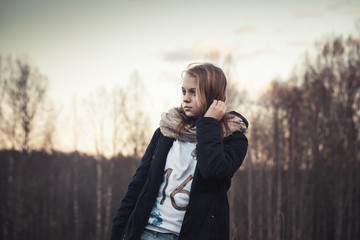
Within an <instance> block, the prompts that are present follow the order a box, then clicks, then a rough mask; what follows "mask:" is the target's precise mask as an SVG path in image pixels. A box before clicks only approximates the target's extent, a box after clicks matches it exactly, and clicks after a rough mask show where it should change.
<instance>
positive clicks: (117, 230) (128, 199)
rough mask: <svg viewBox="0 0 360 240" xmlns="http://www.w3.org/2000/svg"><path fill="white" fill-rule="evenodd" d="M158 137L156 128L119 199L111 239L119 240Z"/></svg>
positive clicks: (144, 178)
mask: <svg viewBox="0 0 360 240" xmlns="http://www.w3.org/2000/svg"><path fill="white" fill-rule="evenodd" d="M159 137H160V129H159V128H158V129H157V130H156V131H155V133H154V134H153V136H152V139H151V141H150V144H149V145H148V147H147V149H146V151H145V153H144V156H143V157H142V159H141V162H140V165H139V167H138V169H137V170H136V172H135V174H134V176H133V178H132V181H131V183H130V184H129V186H128V190H127V192H126V195H125V197H124V199H123V200H122V201H121V206H120V208H119V209H118V210H117V214H116V217H115V218H114V219H113V224H112V227H111V231H110V239H111V240H119V239H120V238H121V235H122V232H123V230H124V228H125V225H126V222H127V220H128V219H129V217H130V215H131V213H132V211H133V209H134V207H135V204H136V202H137V199H138V197H139V195H140V192H141V190H142V188H143V186H144V184H145V182H146V179H147V177H148V172H149V169H150V165H151V160H152V157H153V155H154V151H155V148H156V144H157V142H158V139H159Z"/></svg>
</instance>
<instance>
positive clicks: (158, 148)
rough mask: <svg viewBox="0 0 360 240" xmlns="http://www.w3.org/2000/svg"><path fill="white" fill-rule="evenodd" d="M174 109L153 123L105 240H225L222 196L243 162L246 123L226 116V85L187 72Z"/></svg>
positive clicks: (200, 69)
mask: <svg viewBox="0 0 360 240" xmlns="http://www.w3.org/2000/svg"><path fill="white" fill-rule="evenodd" d="M182 93H183V96H182V103H181V106H180V107H179V108H173V109H170V111H169V112H167V113H164V114H163V115H162V116H161V121H160V127H159V128H158V129H157V130H156V131H155V133H154V135H153V137H152V139H151V142H150V144H149V146H148V147H147V149H146V151H145V154H144V156H143V157H142V159H141V162H140V166H139V168H138V169H137V171H136V172H135V175H134V177H133V179H132V181H131V183H130V184H129V186H128V191H127V193H126V195H125V197H124V199H123V200H122V202H121V207H120V209H119V210H118V211H117V215H116V217H115V218H114V220H113V226H112V229H111V240H119V239H140V240H150V239H179V240H190V239H192V240H195V239H196V240H208V239H218V240H225V239H229V235H230V234H229V204H228V199H227V191H228V189H229V187H230V184H231V177H232V176H233V174H234V173H235V172H236V171H237V170H238V169H239V167H240V165H241V164H242V162H243V160H244V157H245V155H246V151H247V146H248V141H247V138H246V136H245V135H244V132H245V130H246V129H247V127H248V122H247V120H246V119H245V118H244V117H243V116H241V115H240V114H238V113H236V112H229V113H226V105H225V103H224V102H225V98H226V97H225V95H226V77H225V75H224V73H223V71H222V70H221V69H220V68H218V67H216V66H214V65H212V64H208V63H206V64H191V65H189V67H188V68H187V70H186V71H185V75H184V76H183V84H182Z"/></svg>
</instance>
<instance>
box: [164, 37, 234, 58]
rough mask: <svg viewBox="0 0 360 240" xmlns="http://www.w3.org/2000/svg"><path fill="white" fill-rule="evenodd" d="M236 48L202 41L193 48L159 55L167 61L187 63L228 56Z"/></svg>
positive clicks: (225, 44) (216, 42)
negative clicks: (193, 60)
mask: <svg viewBox="0 0 360 240" xmlns="http://www.w3.org/2000/svg"><path fill="white" fill-rule="evenodd" d="M235 48H236V47H235V46H234V45H231V44H227V43H223V42H218V41H212V40H202V41H198V42H196V43H195V44H194V45H193V46H192V47H191V48H182V49H176V50H171V51H167V52H162V53H160V54H159V55H160V56H161V57H162V58H163V59H164V60H165V61H170V62H172V61H187V60H190V59H194V58H208V57H214V56H219V57H221V56H227V55H229V54H231V53H232V52H233V51H234V50H235Z"/></svg>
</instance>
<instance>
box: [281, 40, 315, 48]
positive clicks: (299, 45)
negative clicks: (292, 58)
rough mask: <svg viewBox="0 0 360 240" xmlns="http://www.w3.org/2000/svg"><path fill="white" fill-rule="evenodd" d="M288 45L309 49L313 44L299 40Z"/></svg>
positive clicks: (289, 42)
mask: <svg viewBox="0 0 360 240" xmlns="http://www.w3.org/2000/svg"><path fill="white" fill-rule="evenodd" d="M287 44H288V45H291V46H295V47H309V46H311V45H312V44H313V42H310V41H305V40H298V41H288V42H287Z"/></svg>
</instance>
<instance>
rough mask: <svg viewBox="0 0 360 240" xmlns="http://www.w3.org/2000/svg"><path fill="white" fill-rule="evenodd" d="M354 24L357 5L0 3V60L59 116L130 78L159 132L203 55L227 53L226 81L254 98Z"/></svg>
mask: <svg viewBox="0 0 360 240" xmlns="http://www.w3.org/2000/svg"><path fill="white" fill-rule="evenodd" d="M359 18H360V1H358V0H356V1H355V0H301V1H291V0H287V1H285V0H273V1H269V0H267V1H265V0H264V1H260V0H253V1H243V0H237V1H236V0H222V1H211V0H198V1H197V0H192V1H189V0H117V1H115V0H114V1H107V0H105V1H89V0H87V1H85V0H82V1H81V0H77V1H66V0H63V1H60V0H59V1H45V0H44V1H36V0H27V1H20V0H15V1H14V0H13V1H8V0H0V55H1V56H8V55H11V56H13V57H26V58H28V59H29V60H30V61H31V62H32V63H33V64H34V65H35V66H37V67H38V68H39V70H40V72H41V73H42V74H43V75H45V76H47V78H48V79H49V95H50V97H51V98H52V99H53V101H54V103H55V104H56V105H57V106H59V108H61V109H63V110H62V111H63V113H62V115H61V116H60V118H63V119H66V117H65V116H66V115H67V114H68V113H69V112H71V111H70V110H69V105H71V103H72V99H73V97H74V95H76V96H77V97H78V98H79V99H81V98H85V97H87V96H88V95H89V93H90V92H94V91H95V90H96V89H97V88H98V87H100V86H104V87H105V88H108V89H111V88H112V87H113V86H114V85H115V84H118V85H121V86H125V85H126V84H127V82H128V80H129V77H130V75H131V74H132V73H133V72H134V71H137V72H138V74H139V76H140V78H141V79H142V80H143V81H144V84H145V89H146V91H147V94H146V96H145V97H146V98H147V100H146V101H147V103H149V104H151V105H152V111H153V115H152V117H153V121H154V123H155V125H156V123H157V122H158V120H159V119H160V114H161V113H162V112H164V111H167V110H168V108H170V107H172V106H173V105H178V103H179V99H180V98H179V96H178V95H177V93H178V91H177V89H178V87H179V85H178V83H179V81H180V74H181V71H182V70H184V69H185V68H186V66H187V65H188V64H189V63H191V62H195V61H204V60H206V59H207V58H206V56H208V55H209V52H211V51H218V52H219V53H220V54H221V55H222V56H225V55H227V54H231V55H232V57H233V62H234V68H233V76H232V77H233V79H234V80H235V81H236V82H237V83H238V86H239V87H245V88H247V89H248V91H249V94H250V95H251V96H252V97H254V96H256V95H257V94H258V93H259V92H260V91H261V89H263V88H265V87H266V84H268V83H269V81H271V80H272V79H274V78H275V77H281V78H286V77H288V76H289V74H290V73H291V71H292V69H293V68H294V66H295V64H297V63H299V61H300V60H301V58H302V56H303V55H304V53H305V52H306V51H308V50H309V49H312V48H313V46H314V43H315V41H318V40H321V39H322V38H324V37H326V36H331V35H343V36H348V35H349V34H353V35H359V34H356V31H355V22H356V20H357V19H359ZM60 121H61V119H60ZM63 121H65V120H63Z"/></svg>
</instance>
